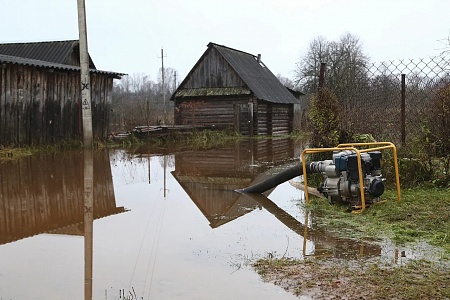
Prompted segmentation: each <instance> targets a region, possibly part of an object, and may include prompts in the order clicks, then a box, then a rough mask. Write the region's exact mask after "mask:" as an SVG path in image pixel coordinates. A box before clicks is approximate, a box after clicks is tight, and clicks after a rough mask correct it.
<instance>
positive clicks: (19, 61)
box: [0, 54, 126, 78]
mask: <svg viewBox="0 0 450 300" xmlns="http://www.w3.org/2000/svg"><path fill="white" fill-rule="evenodd" d="M8 63H9V64H16V65H23V66H31V67H40V68H46V69H56V70H64V71H75V72H79V71H80V67H77V66H71V65H64V64H58V63H52V62H47V61H41V60H36V59H29V58H22V57H17V56H9V55H3V54H0V64H8ZM90 72H91V73H95V74H103V75H108V76H111V77H114V78H120V77H121V76H124V75H126V74H123V73H116V72H109V71H102V70H97V69H90Z"/></svg>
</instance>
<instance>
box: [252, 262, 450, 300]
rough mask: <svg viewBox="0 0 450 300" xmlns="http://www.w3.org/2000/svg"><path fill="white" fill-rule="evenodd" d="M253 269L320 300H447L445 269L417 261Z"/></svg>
mask: <svg viewBox="0 0 450 300" xmlns="http://www.w3.org/2000/svg"><path fill="white" fill-rule="evenodd" d="M253 267H254V268H255V270H256V271H257V272H258V274H260V275H261V277H262V278H263V279H265V280H266V281H271V282H273V283H275V284H276V285H279V286H281V287H283V288H284V289H285V290H287V291H289V292H292V293H294V294H296V295H297V296H299V295H309V296H312V297H313V298H317V299H322V297H326V299H393V298H395V299H448V298H449V297H450V273H449V271H450V270H449V269H448V267H444V266H442V265H438V264H436V263H432V262H428V261H424V260H419V261H411V262H409V263H407V264H405V265H402V266H396V267H391V266H385V265H382V264H381V263H376V262H375V263H374V262H373V261H367V260H358V261H353V262H348V261H345V260H335V259H334V260H333V259H329V260H293V259H286V258H282V259H260V260H258V261H257V262H256V263H255V264H254V265H253Z"/></svg>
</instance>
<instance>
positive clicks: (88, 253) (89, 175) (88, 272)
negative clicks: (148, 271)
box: [83, 149, 94, 300]
mask: <svg viewBox="0 0 450 300" xmlns="http://www.w3.org/2000/svg"><path fill="white" fill-rule="evenodd" d="M93 157H94V154H93V150H92V149H89V150H87V149H85V150H84V151H83V171H84V172H83V177H84V299H85V300H92V269H93V264H92V262H93V251H94V249H93V243H94V236H93V229H94V228H93V227H94V226H93V225H94V224H93V223H94V193H93V190H94V158H93Z"/></svg>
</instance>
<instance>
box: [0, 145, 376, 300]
mask: <svg viewBox="0 0 450 300" xmlns="http://www.w3.org/2000/svg"><path fill="white" fill-rule="evenodd" d="M300 151H301V145H294V144H293V143H292V142H290V141H288V140H279V141H257V142H253V143H250V142H245V141H244V142H242V143H238V144H234V145H231V146H228V147H222V148H221V149H209V150H200V151H199V150H197V151H193V150H186V149H184V150H183V151H180V150H177V151H175V152H174V151H170V150H140V151H137V152H134V153H129V152H127V151H124V150H114V151H109V152H107V151H103V152H95V153H94V154H93V160H92V161H93V163H91V164H90V163H89V161H90V160H89V159H88V160H87V161H88V164H86V154H84V155H83V153H79V152H66V153H58V154H49V155H37V156H33V157H31V158H26V159H22V160H19V161H15V162H8V163H4V164H2V165H0V297H1V299H13V300H15V299H91V298H93V299H124V298H125V297H128V299H249V300H251V299H296V298H295V297H294V296H293V295H291V294H289V293H287V292H285V291H284V290H282V289H280V288H278V287H276V286H274V285H272V284H271V283H264V282H262V281H261V279H260V277H259V275H258V274H256V273H255V272H254V270H253V269H252V268H251V266H250V264H251V262H253V261H255V260H256V259H257V258H260V257H281V256H286V257H298V258H302V257H305V256H323V255H326V256H335V257H359V256H361V255H368V256H378V255H380V254H381V252H382V249H380V247H378V246H374V245H366V244H357V243H354V242H352V241H349V240H339V239H336V238H335V237H334V236H331V235H330V234H328V233H327V232H325V231H323V230H321V229H320V228H311V226H305V224H311V218H313V216H310V215H309V214H308V213H305V211H303V210H302V209H301V207H300V206H299V205H298V203H299V202H301V201H303V200H302V199H303V193H302V192H301V191H299V190H297V189H296V188H294V187H292V186H291V185H290V184H289V183H284V184H282V185H280V186H278V187H277V188H275V189H274V190H271V191H269V192H267V193H265V194H264V195H257V196H252V197H250V196H245V195H240V194H238V193H235V192H234V190H235V189H238V188H243V187H246V186H248V185H250V184H253V183H256V182H259V181H262V180H264V179H265V178H267V177H269V176H271V175H273V174H274V173H276V172H277V171H279V170H282V169H285V168H287V167H289V166H292V164H295V163H298V159H296V157H298V155H299V153H300ZM89 168H92V169H93V182H91V183H89V182H87V183H86V176H87V175H86V174H89V172H87V173H86V170H89ZM89 184H91V188H89V192H92V198H93V200H92V202H86V199H88V198H89V197H86V189H85V188H83V186H84V185H89ZM90 226H91V227H90ZM89 228H91V229H92V231H90V229H89Z"/></svg>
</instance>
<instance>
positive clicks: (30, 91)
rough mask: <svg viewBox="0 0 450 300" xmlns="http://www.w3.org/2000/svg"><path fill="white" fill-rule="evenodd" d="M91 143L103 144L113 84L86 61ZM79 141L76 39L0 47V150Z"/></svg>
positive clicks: (111, 74)
mask: <svg viewBox="0 0 450 300" xmlns="http://www.w3.org/2000/svg"><path fill="white" fill-rule="evenodd" d="M89 61H90V72H91V95H92V96H91V97H92V99H91V101H92V123H93V124H92V126H93V132H94V138H95V139H106V137H107V134H108V123H109V112H110V105H111V99H112V86H113V79H114V78H117V79H118V78H120V77H121V76H122V75H124V74H120V73H115V72H107V71H101V70H97V69H96V67H95V65H94V63H93V61H92V59H91V58H89ZM81 138H82V119H81V84H80V57H79V44H78V41H77V40H71V41H55V42H38V43H9V44H0V145H4V146H21V145H37V144H49V143H55V142H58V141H62V140H74V139H75V140H76V139H81Z"/></svg>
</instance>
